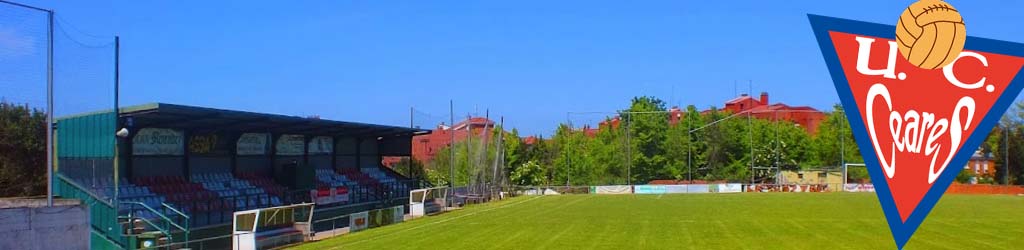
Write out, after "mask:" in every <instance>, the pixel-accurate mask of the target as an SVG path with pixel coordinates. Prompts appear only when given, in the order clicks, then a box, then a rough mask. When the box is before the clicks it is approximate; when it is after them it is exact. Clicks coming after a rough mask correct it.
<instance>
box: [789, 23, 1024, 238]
mask: <svg viewBox="0 0 1024 250" xmlns="http://www.w3.org/2000/svg"><path fill="white" fill-rule="evenodd" d="M911 7H913V6H911ZM934 11H949V10H946V9H937V10H934ZM922 13H924V12H918V13H917V14H914V13H911V14H909V16H906V15H908V14H904V15H905V16H904V17H901V22H902V21H904V19H907V20H913V18H928V17H923V16H922V15H924V14H922ZM915 15H917V16H915ZM956 17H957V18H958V17H959V14H957V16H956ZM809 18H810V22H811V26H812V28H813V30H814V34H815V36H816V37H817V41H818V45H819V47H820V48H821V52H822V55H823V56H824V58H825V62H826V64H827V66H828V69H829V72H830V74H831V76H832V80H833V82H834V84H835V87H836V92H838V93H839V97H840V99H841V101H842V105H843V107H844V109H845V110H846V115H847V117H848V118H849V121H850V126H851V127H852V129H853V133H854V137H855V138H856V140H857V144H858V146H859V147H860V151H861V154H862V155H863V156H864V161H865V164H866V165H867V168H868V172H869V173H870V176H871V180H872V182H873V183H874V186H875V191H876V194H877V195H878V199H879V201H880V202H881V205H882V209H883V211H884V213H885V217H886V219H887V220H888V222H889V227H890V229H891V231H892V234H893V238H894V240H895V241H896V246H897V247H898V248H903V246H904V245H906V243H907V242H908V241H909V240H910V237H911V236H912V235H913V233H914V231H916V230H917V227H918V226H919V225H920V224H921V222H922V221H924V219H925V217H926V216H927V215H928V213H929V212H930V211H931V209H932V208H933V207H934V206H935V204H936V202H938V200H939V198H940V197H941V196H942V194H943V193H944V192H945V191H946V189H947V188H948V187H949V185H950V184H951V183H952V182H953V180H954V179H955V178H956V175H957V174H958V173H959V171H961V170H962V169H963V166H964V164H966V163H967V161H968V159H969V158H970V155H971V154H972V153H973V152H974V151H975V149H977V148H978V146H979V145H980V144H981V143H982V141H983V140H984V139H985V137H986V136H987V135H988V133H989V132H990V131H991V130H992V128H993V126H995V124H996V123H997V122H998V120H999V119H1000V117H1001V116H1002V115H1003V113H1004V112H1006V109H1007V107H1008V106H1009V105H1010V104H1011V102H1013V100H1014V99H1015V98H1016V97H1017V95H1018V94H1019V93H1020V91H1021V88H1022V87H1024V80H1022V79H1018V78H1017V74H1018V73H1019V71H1020V70H1021V67H1022V66H1024V45H1022V44H1017V43H1011V42H1004V41H997V40H991V39H984V38H976V37H970V36H964V38H963V39H961V38H959V37H957V35H953V36H951V37H949V38H948V39H946V40H949V41H948V42H949V43H957V42H958V41H959V42H961V43H962V44H963V50H962V51H960V50H957V49H955V48H953V49H950V48H947V47H955V46H945V47H941V46H939V45H943V44H941V43H937V42H935V41H936V40H929V41H922V40H916V41H915V43H917V44H919V43H922V42H927V43H931V44H930V45H928V46H932V49H927V48H919V45H913V44H911V45H908V44H906V40H908V39H909V38H907V37H903V38H900V36H909V33H913V30H912V29H915V28H916V29H921V32H922V33H916V35H917V36H915V37H913V38H914V39H919V38H920V39H932V38H929V37H928V36H926V35H929V34H928V32H929V31H928V29H932V30H933V31H932V32H933V33H934V30H938V29H943V28H944V27H943V26H944V24H943V25H933V26H936V27H932V28H929V27H928V26H927V25H926V26H925V27H924V28H923V29H922V27H911V28H909V29H908V28H906V27H896V26H889V25H882V24H873V23H867V22H860V21H853V20H846V19H839V18H831V17H824V16H816V15H810V16H809ZM943 18H947V19H950V20H954V19H952V18H948V17H943ZM954 21H955V20H954ZM959 21H960V23H959V26H958V25H952V24H951V25H952V26H949V27H945V28H948V29H950V30H952V31H953V32H956V31H960V32H962V31H963V29H962V28H963V27H962V20H959ZM918 23H920V22H918ZM954 24H956V23H954ZM902 26H905V25H902ZM907 30H912V31H910V32H909V33H908V32H907ZM901 32H902V33H901ZM930 36H933V37H936V38H934V39H938V35H935V34H930ZM960 36H963V34H960ZM964 41H965V42H964ZM954 45H955V44H954ZM936 47H941V48H940V49H939V50H936V49H934V48H936ZM901 50H902V51H903V52H901ZM911 50H912V51H911ZM922 51H923V52H922ZM901 54H903V55H902V56H901ZM905 54H909V56H907V55H905ZM922 65H923V66H922Z"/></svg>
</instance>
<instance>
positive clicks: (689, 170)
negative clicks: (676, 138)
mask: <svg viewBox="0 0 1024 250" xmlns="http://www.w3.org/2000/svg"><path fill="white" fill-rule="evenodd" d="M692 125H693V124H692V122H690V121H687V122H686V181H687V183H686V184H693V167H692V166H693V157H692V156H691V154H693V153H692V152H693V146H692V145H691V144H692V143H693V132H690V127H691V126H692Z"/></svg>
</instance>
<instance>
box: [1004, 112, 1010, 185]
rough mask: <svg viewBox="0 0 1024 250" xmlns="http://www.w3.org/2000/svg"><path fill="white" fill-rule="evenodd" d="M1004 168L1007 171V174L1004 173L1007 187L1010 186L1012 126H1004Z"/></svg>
mask: <svg viewBox="0 0 1024 250" xmlns="http://www.w3.org/2000/svg"><path fill="white" fill-rule="evenodd" d="M1003 138H1006V139H1004V140H1003V141H1004V143H1005V144H1004V146H1003V157H1004V158H1003V168H1004V169H1006V173H1003V182H1004V184H1006V185H1010V126H1008V125H1006V124H1003Z"/></svg>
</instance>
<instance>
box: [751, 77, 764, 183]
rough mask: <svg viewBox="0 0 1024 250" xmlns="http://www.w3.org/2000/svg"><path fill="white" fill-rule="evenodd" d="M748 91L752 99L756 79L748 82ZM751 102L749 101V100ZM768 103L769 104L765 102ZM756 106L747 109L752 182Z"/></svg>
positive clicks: (752, 179) (752, 178)
mask: <svg viewBox="0 0 1024 250" xmlns="http://www.w3.org/2000/svg"><path fill="white" fill-rule="evenodd" d="M747 93H748V95H750V100H753V99H754V81H753V80H748V82H747ZM748 104H749V102H748ZM765 105H767V104H765ZM753 108H754V107H750V109H748V110H747V134H748V135H749V136H750V183H751V184H753V183H754V120H753V119H752V118H753V115H754V110H753Z"/></svg>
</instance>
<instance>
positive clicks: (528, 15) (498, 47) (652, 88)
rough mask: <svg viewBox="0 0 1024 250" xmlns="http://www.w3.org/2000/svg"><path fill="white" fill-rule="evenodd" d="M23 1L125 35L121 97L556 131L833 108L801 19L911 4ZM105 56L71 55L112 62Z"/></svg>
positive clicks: (992, 33)
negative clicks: (632, 117) (647, 102)
mask: <svg viewBox="0 0 1024 250" xmlns="http://www.w3.org/2000/svg"><path fill="white" fill-rule="evenodd" d="M22 2H23V3H27V4H31V5H35V6H40V7H43V8H51V9H55V10H56V11H57V15H58V17H60V18H59V19H60V20H59V22H60V23H61V25H64V27H66V28H65V29H64V31H65V32H67V33H68V34H69V35H70V36H72V37H75V38H76V39H77V41H79V42H81V43H82V44H86V45H89V44H94V45H103V44H108V43H109V39H107V37H112V36H113V35H115V34H117V35H120V36H121V42H122V45H121V53H122V56H121V58H122V60H121V77H122V78H121V79H122V81H121V82H122V89H121V90H122V103H123V104H140V103H147V102H169V103H178V104H187V105H198V106H210V107H218V108H228V109H240V110H248V111H258V112H270V113H280V114H289V115H303V116H305V115H313V114H317V115H320V116H322V117H324V118H329V119H338V120H351V121H362V122H372V123H382V124H392V125H407V124H409V108H410V107H414V108H415V109H416V110H417V112H416V113H417V115H416V116H417V117H419V119H418V121H416V122H415V123H416V124H417V125H422V126H432V125H433V123H435V122H439V121H442V120H447V113H448V101H449V100H454V102H455V106H456V107H455V109H456V115H457V117H460V118H461V117H464V116H465V115H466V114H467V113H478V114H480V115H483V114H484V111H485V110H488V109H489V110H490V113H491V115H492V116H499V115H503V116H505V121H506V123H507V124H508V125H509V126H512V127H516V128H518V129H520V131H521V132H522V133H525V134H544V135H550V134H551V133H552V132H553V131H554V129H555V127H556V125H557V123H559V122H564V121H566V120H567V112H584V111H614V110H617V109H621V108H624V107H626V106H627V105H628V102H629V100H630V98H632V97H634V96H641V95H652V96H656V97H659V98H661V99H663V100H665V101H667V102H669V103H670V104H672V105H675V104H681V105H684V106H685V105H688V104H695V105H697V106H698V107H702V108H703V107H708V106H711V105H721V103H722V102H724V101H725V100H728V99H730V98H732V97H733V96H734V94H735V91H736V89H737V88H735V87H734V86H735V85H734V82H738V83H739V84H738V89H739V91H740V92H747V88H748V81H750V82H752V87H753V91H754V92H755V93H759V92H761V91H767V92H769V93H770V94H771V99H772V102H779V101H781V102H786V103H788V104H791V105H809V106H813V107H816V108H819V109H829V108H830V107H831V105H832V104H834V103H837V102H838V97H837V95H836V94H835V90H834V89H833V87H832V84H831V79H830V78H829V76H828V73H827V70H826V68H825V64H824V61H823V59H822V58H821V53H820V51H819V50H818V47H817V44H816V42H815V40H814V36H813V34H812V33H811V29H810V25H809V24H808V21H807V18H806V14H808V13H814V14H822V15H828V16H835V17H842V18H850V19H857V20H864V21H871V22H878V23H886V24H895V23H896V20H897V18H898V16H899V14H900V13H901V12H902V10H903V9H904V8H905V7H906V6H908V5H909V4H910V3H911V2H912V1H641V2H636V1H633V2H624V1H507V2H496V1H480V2H469V1H401V2H393V1H358V2H351V1H296V2H295V3H291V4H288V3H287V2H282V1H274V2H269V1H268V2H260V1H42V0H23V1H22ZM950 3H952V4H953V5H954V6H956V7H957V8H958V9H960V11H961V13H962V14H963V15H964V18H965V20H966V22H967V32H968V33H969V34H970V35H972V36H980V37H986V38H994V39H1000V40H1009V41H1016V42H1024V26H1021V25H1020V24H1021V18H1022V17H1024V14H1021V13H1020V12H1019V10H1020V9H1024V3H1022V2H1021V1H950ZM0 11H2V10H0ZM2 24H3V20H2V19H0V38H2V35H3V29H2V28H3V27H4V26H2ZM9 27H10V25H9V24H8V28H9ZM106 52H108V51H107V50H104V51H102V53H99V55H93V54H90V56H88V57H83V58H85V59H82V58H79V59H76V60H77V61H76V60H72V62H70V63H66V64H67V65H69V66H76V65H89V66H82V67H86V68H89V70H91V71H105V70H103V69H105V68H108V65H109V63H111V60H108V59H109V58H107V57H104V56H103V53H106ZM83 53H85V52H83ZM0 54H2V53H0ZM7 54H10V52H8V53H7ZM0 56H2V55H0ZM89 58H101V59H96V60H95V61H97V62H99V63H96V64H99V65H101V66H93V65H92V64H93V63H91V62H92V60H87V59H89ZM0 59H2V57H0ZM58 67H59V66H58ZM110 67H112V66H110ZM0 71H2V70H0ZM83 75H84V76H82V77H84V78H90V77H91V78H90V79H93V80H103V79H108V77H106V75H103V74H99V75H96V74H83ZM27 79H36V80H38V79H39V77H38V76H34V77H27ZM69 88H71V87H69ZM60 90H61V89H60V87H58V91H60ZM108 90H109V88H108V89H104V88H94V87H83V86H79V87H78V88H72V90H66V91H64V92H65V93H67V92H72V93H89V92H87V91H100V92H103V93H106V92H105V91H108ZM18 93H29V92H18ZM18 93H15V94H18ZM24 95H29V94H24ZM97 95H102V94H97ZM67 96H68V97H67V98H72V99H73V98H76V97H74V96H72V95H67ZM94 96H95V95H94ZM8 98H11V97H8ZM93 98H95V97H93ZM14 99H17V98H14ZM24 99H29V100H36V99H34V98H27V97H26V98H24ZM80 99H81V100H79V102H84V103H90V102H98V101H91V99H89V98H80ZM96 99H101V98H96ZM65 100H67V99H65ZM66 102H67V103H77V102H76V101H72V100H67V101H66ZM67 106H71V107H77V108H81V107H84V106H88V105H72V104H67ZM69 109H72V108H70V107H69ZM568 119H571V120H574V123H576V124H579V123H584V122H596V120H597V119H599V117H598V116H597V115H579V116H570V117H569V118H568Z"/></svg>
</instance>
